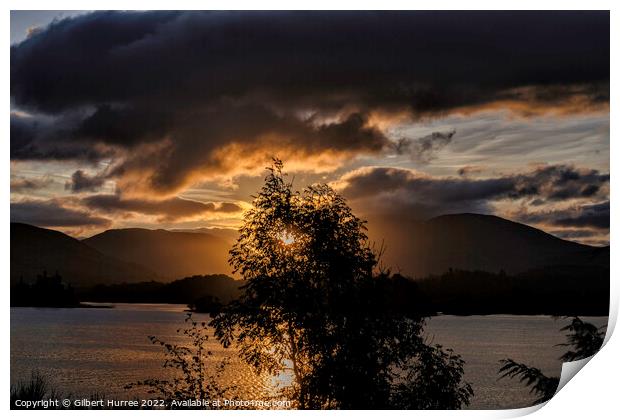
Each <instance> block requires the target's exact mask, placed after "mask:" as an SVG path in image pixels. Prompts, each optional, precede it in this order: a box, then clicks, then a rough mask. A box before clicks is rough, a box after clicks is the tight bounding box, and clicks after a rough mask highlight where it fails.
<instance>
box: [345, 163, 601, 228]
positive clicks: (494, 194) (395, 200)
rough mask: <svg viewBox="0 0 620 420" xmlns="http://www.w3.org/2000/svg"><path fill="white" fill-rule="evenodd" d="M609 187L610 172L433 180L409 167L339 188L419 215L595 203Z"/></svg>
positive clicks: (542, 171)
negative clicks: (499, 203) (504, 205)
mask: <svg viewBox="0 0 620 420" xmlns="http://www.w3.org/2000/svg"><path fill="white" fill-rule="evenodd" d="M608 185H609V174H601V173H599V172H598V171H596V170H593V169H581V168H574V167H572V166H567V165H549V166H542V167H538V168H536V169H534V170H532V171H530V172H526V173H521V174H512V175H505V176H499V177H494V178H481V179H472V178H456V177H431V176H428V175H426V174H423V173H420V172H416V171H413V170H409V169H403V168H381V167H371V168H362V169H358V170H355V171H352V172H350V173H348V174H345V175H344V176H343V177H342V178H341V179H340V180H339V181H338V182H337V183H336V184H335V186H336V187H337V188H338V189H340V190H341V192H342V193H343V194H344V195H345V196H346V197H348V198H350V199H352V200H363V202H364V203H368V205H369V206H375V207H376V203H378V202H385V203H388V204H386V205H388V206H390V207H393V209H392V210H390V211H391V212H394V211H395V212H409V213H411V212H414V213H415V212H417V213H420V217H427V216H429V215H431V214H433V215H437V214H442V213H453V212H464V211H470V212H481V211H482V212H489V209H490V208H491V206H490V203H491V202H492V201H496V200H504V199H508V200H516V199H520V198H531V199H532V200H534V201H536V200H540V201H542V202H544V201H547V202H556V201H560V200H568V199H582V198H592V199H594V198H595V197H596V196H598V195H600V196H602V197H606V194H603V193H602V190H603V189H604V188H606V187H607V186H608ZM386 197H389V198H390V199H389V200H388V199H386ZM373 202H375V204H372V203H373ZM594 213H597V214H598V212H596V211H595V210H594V209H592V210H591V211H590V212H586V213H584V214H583V215H582V216H583V217H586V216H588V215H590V216H591V217H592V218H594V217H595V215H594ZM554 220H556V224H558V225H564V226H578V223H579V221H578V219H574V220H573V219H571V218H568V217H567V218H566V219H565V220H563V221H560V220H559V219H557V218H554ZM538 221H542V219H541V220H538ZM584 223H585V222H584ZM590 223H592V222H590ZM607 224H609V221H608V220H607ZM584 226H585V224H584Z"/></svg>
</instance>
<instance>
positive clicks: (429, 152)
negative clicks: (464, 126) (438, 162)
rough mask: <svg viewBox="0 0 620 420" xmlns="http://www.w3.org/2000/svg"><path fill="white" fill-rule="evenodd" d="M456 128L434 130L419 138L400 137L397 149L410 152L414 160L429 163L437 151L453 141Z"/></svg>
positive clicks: (401, 151) (401, 152) (398, 151)
mask: <svg viewBox="0 0 620 420" xmlns="http://www.w3.org/2000/svg"><path fill="white" fill-rule="evenodd" d="M455 133H456V131H455V130H452V131H447V132H439V131H436V132H433V133H431V134H429V135H428V136H424V137H422V138H420V139H417V140H411V139H406V138H405V139H400V140H399V141H398V142H397V143H396V146H395V147H396V151H397V153H399V154H404V153H406V154H409V155H411V157H412V159H413V160H416V161H418V162H421V163H428V162H430V161H431V160H432V159H433V158H435V155H436V154H437V152H439V151H440V150H441V149H443V148H444V147H446V146H447V145H448V144H450V143H451V142H452V137H454V134H455Z"/></svg>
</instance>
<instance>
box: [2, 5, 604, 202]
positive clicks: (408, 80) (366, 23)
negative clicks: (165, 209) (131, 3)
mask: <svg viewBox="0 0 620 420" xmlns="http://www.w3.org/2000/svg"><path fill="white" fill-rule="evenodd" d="M524 28H526V29H524ZM608 86H609V13H608V12H494V13H492V12H458V13H457V12H441V13H440V12H398V13H392V12H304V13H294V12H251V13H250V12H122V13H121V12H97V13H92V14H86V15H81V16H78V17H75V18H69V19H64V20H60V21H56V22H53V23H52V24H51V25H49V26H48V27H46V28H44V29H42V30H41V31H37V32H36V33H33V34H32V35H31V36H30V37H28V38H27V39H26V40H24V41H23V42H21V43H20V44H17V45H13V46H12V47H11V98H12V101H13V104H14V106H15V107H16V108H17V109H20V110H23V111H27V112H29V113H30V114H32V115H33V116H32V117H30V118H29V119H24V118H17V117H15V118H13V117H12V118H11V158H12V159H82V160H96V159H100V158H101V157H111V156H112V157H119V156H120V157H123V156H125V155H126V154H127V155H130V156H132V158H127V159H124V160H122V163H119V166H118V167H117V168H116V169H117V170H116V171H110V172H109V176H111V177H123V176H125V175H126V174H128V173H134V172H135V171H138V170H143V171H146V172H147V173H150V174H151V175H150V176H148V177H147V178H146V179H143V178H141V181H142V184H143V185H144V187H145V188H152V189H154V190H158V191H161V192H164V193H171V192H174V191H175V190H178V189H179V188H180V187H182V186H185V185H186V184H187V183H188V182H189V181H190V180H191V179H192V176H193V175H194V173H196V172H201V171H203V172H204V171H207V172H208V171H211V172H214V173H217V172H221V173H226V172H230V171H232V170H233V168H232V167H233V166H243V165H232V164H231V163H230V162H227V161H226V159H224V158H223V157H222V155H223V154H225V153H224V152H222V150H221V148H222V147H224V146H226V145H228V144H230V143H235V144H237V145H240V146H239V148H238V150H237V151H236V153H238V154H239V157H243V156H246V155H248V154H251V153H259V152H265V151H266V150H268V151H271V153H273V151H274V150H275V151H282V150H283V151H288V152H289V153H290V154H295V155H297V156H300V157H307V156H314V155H317V154H320V153H331V154H336V155H338V156H343V157H348V156H352V155H354V154H359V153H379V152H381V151H383V150H385V149H386V148H388V149H389V148H390V147H392V146H393V144H391V142H390V140H389V139H388V138H387V137H386V135H385V133H383V132H382V131H381V130H379V129H378V128H376V127H373V126H371V125H370V124H369V122H368V121H369V118H368V117H369V115H370V114H371V113H373V112H384V113H385V112H387V113H389V112H407V113H409V114H410V115H411V116H413V117H415V118H417V117H419V116H423V115H428V114H434V113H445V112H449V111H450V110H453V109H456V108H463V107H477V106H484V105H487V104H492V103H495V102H502V103H505V102H507V101H516V102H520V103H523V104H525V108H527V107H528V106H531V107H532V109H533V110H527V109H526V110H525V111H526V112H536V111H535V109H540V108H541V104H542V108H545V109H546V108H553V107H563V106H565V104H566V103H570V104H574V103H575V98H578V99H579V100H578V101H577V103H578V106H577V107H574V106H573V108H572V109H578V110H581V109H588V108H589V107H592V106H597V104H601V103H603V104H606V103H607V102H608V97H609V94H608V90H609V87H608ZM450 139H451V137H445V138H438V139H430V140H429V142H428V144H418V143H414V145H415V146H414V147H413V149H412V152H413V153H414V154H415V156H414V158H417V159H419V160H424V159H428V156H432V154H433V153H434V150H436V147H437V146H439V147H440V146H441V145H442V144H443V145H445V144H447V143H449V141H450ZM403 144H411V142H410V141H408V140H406V139H405V141H403ZM147 146H148V147H150V148H148V147H147ZM155 146H157V147H155ZM418 146H419V147H418ZM260 147H262V148H263V149H262V150H258V149H259V148H260ZM136 150H140V152H136ZM144 150H148V151H149V152H148V153H147V152H143V151H144ZM389 150H391V149H389ZM227 153H228V155H230V154H231V153H232V152H231V151H227ZM263 154H264V153H263ZM136 155H140V158H139V159H136V158H135V156H136ZM283 155H284V153H283ZM229 160H230V161H235V159H234V157H233V158H232V159H229ZM247 165H249V164H247ZM262 166H263V163H261V164H260V166H259V167H262Z"/></svg>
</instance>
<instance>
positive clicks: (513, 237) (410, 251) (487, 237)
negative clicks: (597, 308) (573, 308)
mask: <svg viewBox="0 0 620 420" xmlns="http://www.w3.org/2000/svg"><path fill="white" fill-rule="evenodd" d="M369 230H370V236H371V238H372V239H374V240H375V241H379V242H380V240H381V239H382V238H385V246H386V252H385V256H384V264H385V265H387V266H388V267H391V268H392V269H393V270H396V271H399V270H400V271H401V272H402V273H403V274H405V275H409V276H414V277H424V276H428V275H431V274H437V275H438V274H442V273H445V272H446V271H448V270H449V269H450V268H452V269H460V270H472V271H473V270H483V271H489V272H499V271H501V270H504V271H505V272H506V273H511V274H516V273H521V272H525V271H529V270H533V269H537V268H542V267H549V266H556V265H557V266H565V265H572V266H602V267H609V247H604V248H599V247H592V246H587V245H582V244H578V243H575V242H570V241H565V240H563V239H560V238H557V237H555V236H553V235H550V234H548V233H545V232H543V231H541V230H539V229H535V228H533V227H530V226H527V225H524V224H521V223H516V222H512V221H509V220H506V219H502V218H500V217H496V216H486V215H480V214H454V215H445V216H439V217H436V218H433V219H430V220H428V221H426V222H417V221H406V220H405V221H398V223H394V222H393V221H385V220H383V221H382V220H375V221H372V220H371V222H370V223H369ZM379 233H380V234H379Z"/></svg>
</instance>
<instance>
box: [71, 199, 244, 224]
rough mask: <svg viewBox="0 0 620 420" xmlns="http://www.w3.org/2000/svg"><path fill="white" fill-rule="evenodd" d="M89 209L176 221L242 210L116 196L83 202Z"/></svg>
mask: <svg viewBox="0 0 620 420" xmlns="http://www.w3.org/2000/svg"><path fill="white" fill-rule="evenodd" d="M81 203H82V204H84V205H85V206H86V207H88V208H89V209H93V210H96V211H98V212H104V213H127V212H129V213H140V214H145V215H154V216H160V217H161V219H162V220H166V221H174V220H178V219H182V218H187V217H192V216H199V215H204V214H207V213H234V212H238V211H240V210H241V208H240V207H239V206H238V205H236V204H235V203H221V204H216V203H203V202H200V201H193V200H186V199H183V198H179V197H174V198H169V199H165V200H148V199H138V198H123V197H121V196H119V195H116V194H100V195H92V196H89V197H85V198H83V199H82V200H81Z"/></svg>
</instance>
